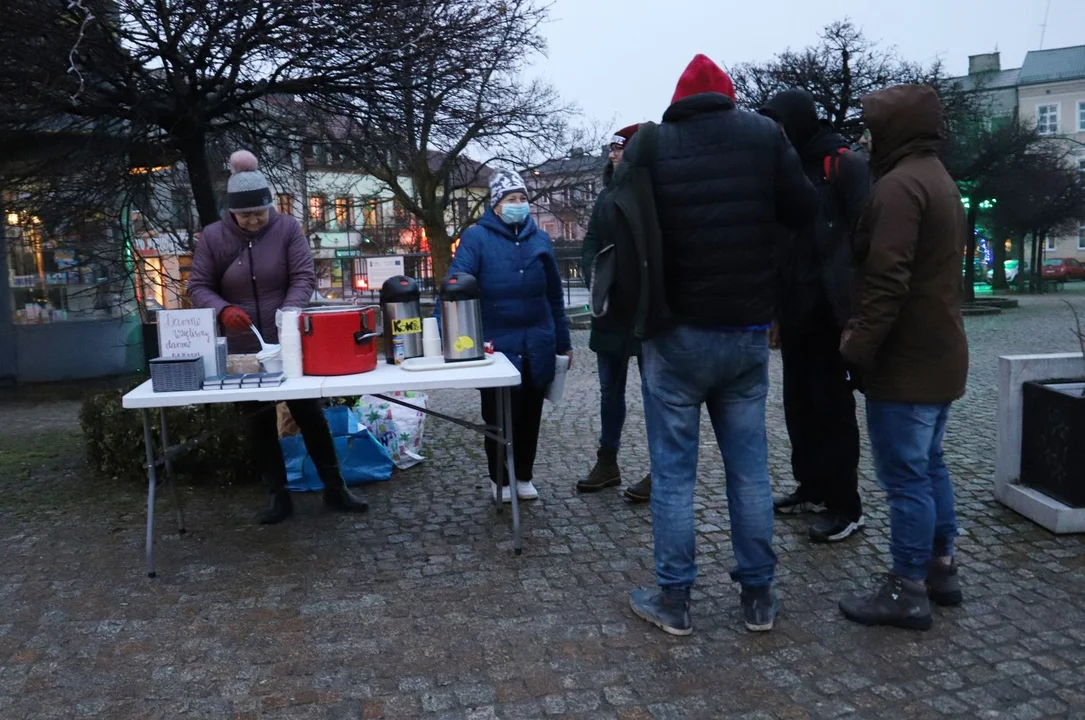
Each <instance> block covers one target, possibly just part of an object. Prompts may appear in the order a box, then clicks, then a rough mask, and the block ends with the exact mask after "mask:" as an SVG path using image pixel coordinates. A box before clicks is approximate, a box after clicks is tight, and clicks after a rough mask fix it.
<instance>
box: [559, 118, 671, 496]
mask: <svg viewBox="0 0 1085 720" xmlns="http://www.w3.org/2000/svg"><path fill="white" fill-rule="evenodd" d="M639 127H640V126H639V125H630V126H629V127H626V128H622V129H621V130H619V131H618V132H617V133H615V134H614V137H613V138H611V141H610V162H608V163H607V166H606V169H605V170H604V171H603V181H604V184H605V186H609V185H610V180H611V178H612V177H613V176H614V168H615V167H617V165H618V163H619V162H621V160H622V153H623V152H624V151H625V146H626V144H628V142H629V141H630V140H631V139H632V138H633V135H634V134H636V132H637V129H638V128H639ZM606 193H607V187H604V188H603V192H602V193H601V194H600V198H601V197H604V196H605V194H606ZM596 207H598V201H596ZM605 244H606V242H605V238H601V237H600V236H599V227H598V222H597V217H596V213H595V212H594V211H593V212H592V218H591V220H590V221H589V222H588V232H587V234H586V235H585V236H584V244H583V250H582V256H581V271H582V273H583V276H584V282H585V283H586V284H587V285H588V287H589V288H590V287H591V279H592V277H591V276H592V263H593V261H594V260H595V256H596V254H597V253H598V252H599V251H600V250H602V249H603V247H604V246H605ZM589 347H591V349H592V351H594V352H595V354H596V357H597V359H598V362H599V391H600V393H599V394H600V402H599V415H600V423H601V425H602V430H601V432H600V435H599V452H598V459H597V461H596V464H595V467H594V468H592V470H591V472H590V473H589V474H588V477H587V478H585V479H584V480H581V481H580V482H578V483H577V484H576V489H577V490H579V491H580V492H598V491H599V490H603V489H605V488H610V487H615V486H617V485H621V483H622V474H621V470H620V469H619V468H618V448H619V447H620V446H621V440H622V426H624V425H625V385H626V378H627V376H628V372H629V358H631V357H636V358H637V363H638V365H639V364H640V360H641V357H640V342H639V341H638V340H637V339H636V338H635V337H634V336H633V329H632V328H629V327H624V326H622V325H621V324H619V323H617V322H616V321H615V320H614V319H613V318H608V317H601V318H593V319H592V324H591V340H590V344H589ZM641 396H642V397H643V398H644V402H645V404H646V405H647V401H648V389H647V387H646V386H645V381H644V372H643V366H642V367H641ZM651 490H652V476H651V474H648V475H646V476H645V477H644V478H643V479H642V480H641V481H640V482H638V483H636V484H635V485H633V486H631V487H629V488H627V489H626V490H625V492H624V493H623V495H624V497H625V498H626V500H628V501H630V502H634V503H643V502H648V500H649V499H650V498H651Z"/></svg>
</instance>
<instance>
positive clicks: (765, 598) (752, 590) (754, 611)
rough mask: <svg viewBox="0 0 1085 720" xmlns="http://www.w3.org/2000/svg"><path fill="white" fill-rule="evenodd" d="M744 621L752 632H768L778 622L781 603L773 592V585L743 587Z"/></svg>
mask: <svg viewBox="0 0 1085 720" xmlns="http://www.w3.org/2000/svg"><path fill="white" fill-rule="evenodd" d="M739 599H740V601H741V602H742V620H743V622H745V623H746V629H747V630H749V631H750V632H768V631H769V630H772V626H773V624H774V623H775V622H776V613H778V612H779V611H780V601H779V599H777V597H776V593H775V592H773V591H772V585H765V586H763V587H743V588H742V595H741V596H740V598H739Z"/></svg>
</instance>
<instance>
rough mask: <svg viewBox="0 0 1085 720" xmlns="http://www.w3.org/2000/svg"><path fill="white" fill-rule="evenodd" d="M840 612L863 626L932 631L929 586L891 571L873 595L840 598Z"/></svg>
mask: <svg viewBox="0 0 1085 720" xmlns="http://www.w3.org/2000/svg"><path fill="white" fill-rule="evenodd" d="M840 612H842V613H844V617H846V618H847V619H848V620H851V621H852V622H857V623H860V624H861V625H888V626H891V627H897V628H903V629H905V630H930V629H931V625H932V624H933V620H932V619H931V603H930V600H928V599H927V588H926V586H925V585H924V584H923V583H918V582H915V581H913V580H906V579H904V578H902V577H901V576H900V575H897V574H895V573H890V574H889V576H888V577H887V578H886V580H885V582H884V583H883V584H882V586H881V587H880V588H878V590H877V591H876V592H874V593H873V594H871V595H853V596H851V597H847V598H844V599H843V600H841V601H840Z"/></svg>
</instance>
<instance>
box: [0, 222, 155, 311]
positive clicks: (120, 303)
mask: <svg viewBox="0 0 1085 720" xmlns="http://www.w3.org/2000/svg"><path fill="white" fill-rule="evenodd" d="M5 220H6V221H7V222H6V223H4V224H3V229H4V231H5V237H6V242H7V250H8V279H9V300H10V303H11V309H12V320H13V322H15V323H16V324H19V325H24V324H41V323H53V322H64V321H78V320H105V319H112V318H120V317H124V316H126V315H128V314H130V313H132V312H133V311H134V309H135V308H134V306H133V305H132V300H133V293H132V291H131V289H132V286H131V284H130V283H129V282H127V278H128V277H129V276H130V273H131V272H132V271H133V270H135V269H136V268H133V267H132V265H133V264H135V262H130V263H129V264H128V266H127V269H126V263H125V260H124V257H125V256H124V250H123V248H122V247H121V244H120V243H113V242H112V241H113V236H112V234H110V233H109V232H108V231H104V230H101V229H99V228H91V227H81V228H80V234H79V236H78V237H60V238H54V237H49V236H47V234H46V233H45V232H44V230H43V227H42V224H41V222H40V221H39V220H37V218H35V217H33V216H30V215H28V214H24V213H17V212H9V213H8V216H7V217H6V218H5ZM95 234H100V237H99V238H97V242H95V240H94V235H95ZM77 243H78V245H77ZM112 244H115V245H116V256H117V257H116V261H114V262H106V261H103V256H105V255H108V252H105V253H103V248H109V247H110V246H111V245H112ZM79 247H93V248H94V249H95V250H94V253H93V255H91V256H87V255H83V254H82V253H81V252H80V251H79V249H78V248H79Z"/></svg>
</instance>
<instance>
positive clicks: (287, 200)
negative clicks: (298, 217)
mask: <svg viewBox="0 0 1085 720" xmlns="http://www.w3.org/2000/svg"><path fill="white" fill-rule="evenodd" d="M275 209H276V210H278V211H279V214H280V215H293V214H294V196H293V195H291V194H290V193H279V194H278V195H276V196H275Z"/></svg>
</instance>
